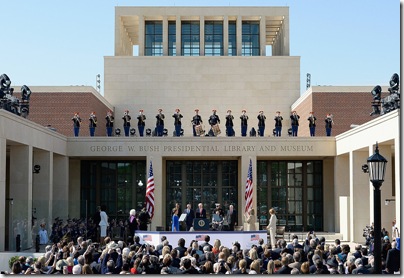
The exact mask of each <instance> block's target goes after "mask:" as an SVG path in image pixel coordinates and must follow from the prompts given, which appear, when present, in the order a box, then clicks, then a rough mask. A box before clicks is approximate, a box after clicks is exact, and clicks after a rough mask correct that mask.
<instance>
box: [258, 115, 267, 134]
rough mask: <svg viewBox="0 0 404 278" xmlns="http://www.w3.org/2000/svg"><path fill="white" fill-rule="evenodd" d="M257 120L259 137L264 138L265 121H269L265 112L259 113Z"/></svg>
mask: <svg viewBox="0 0 404 278" xmlns="http://www.w3.org/2000/svg"><path fill="white" fill-rule="evenodd" d="M257 119H258V135H259V136H260V137H263V136H264V133H265V120H266V119H267V117H265V115H264V111H262V110H261V111H260V112H259V114H258V116H257Z"/></svg>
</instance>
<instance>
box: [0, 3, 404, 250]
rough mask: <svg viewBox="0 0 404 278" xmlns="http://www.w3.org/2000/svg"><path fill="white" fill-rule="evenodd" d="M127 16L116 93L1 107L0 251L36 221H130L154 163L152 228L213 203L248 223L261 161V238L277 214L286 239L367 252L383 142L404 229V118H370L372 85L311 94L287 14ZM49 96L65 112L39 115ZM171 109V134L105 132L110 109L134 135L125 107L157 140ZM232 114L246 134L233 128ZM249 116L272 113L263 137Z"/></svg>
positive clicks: (74, 92) (109, 69) (70, 94)
mask: <svg viewBox="0 0 404 278" xmlns="http://www.w3.org/2000/svg"><path fill="white" fill-rule="evenodd" d="M115 18H116V21H115V28H116V29H115V30H116V32H115V56H112V57H108V56H107V57H105V58H104V61H105V64H104V70H105V72H104V76H105V77H104V78H105V79H104V84H105V93H104V97H103V96H101V95H99V94H98V92H96V91H95V90H94V89H93V88H87V87H86V88H77V87H56V88H55V87H49V88H39V87H38V88H34V87H32V88H31V90H32V91H33V95H32V97H31V104H32V106H31V111H30V116H29V119H28V120H27V119H23V118H21V117H18V116H16V115H14V114H11V113H9V112H7V111H4V110H0V122H1V125H0V198H2V199H3V200H6V201H5V202H4V203H2V204H0V212H1V213H0V250H13V249H15V237H16V235H20V236H21V240H22V249H25V248H29V247H30V246H32V242H33V241H32V238H33V236H35V234H36V232H37V230H36V229H37V226H35V225H34V226H32V224H33V222H32V219H33V217H35V218H36V219H37V222H45V223H47V224H48V225H47V226H48V227H50V226H51V224H52V222H53V220H54V219H55V218H56V217H59V218H62V219H67V218H86V219H87V218H89V217H91V215H93V213H94V212H95V209H96V206H97V205H100V204H106V205H107V212H108V215H109V216H110V217H111V218H115V219H125V218H127V217H128V215H129V211H130V209H132V208H135V209H136V210H139V209H141V208H142V207H143V206H144V202H145V188H146V184H147V178H148V169H149V167H150V165H151V164H152V165H153V170H154V182H155V204H156V207H155V214H154V218H153V220H152V223H151V229H152V230H156V229H158V228H159V229H160V228H161V227H162V228H163V229H168V227H169V226H170V219H171V209H172V208H173V207H174V205H175V203H179V204H180V205H181V207H182V208H185V206H186V204H187V203H188V202H190V203H191V204H192V206H193V207H194V208H195V207H196V206H197V204H198V203H203V204H204V206H205V208H206V209H207V211H208V213H209V216H210V213H211V210H213V208H214V207H215V204H216V203H221V204H222V205H223V206H224V207H225V209H227V208H228V206H229V205H230V204H233V205H234V206H235V207H236V209H237V210H238V211H239V219H238V223H239V224H241V223H243V220H244V219H243V212H244V207H245V200H244V192H245V183H246V180H247V174H248V167H249V163H250V161H251V162H252V168H253V175H252V177H253V207H254V208H255V210H256V211H257V215H258V217H257V223H258V224H257V225H258V227H259V228H263V226H265V225H267V223H268V209H269V208H271V207H274V208H276V210H277V215H278V219H279V223H278V224H279V225H285V226H286V227H287V230H288V231H309V230H316V231H328V232H336V233H340V234H341V235H342V237H343V238H342V239H343V240H350V241H357V242H362V241H363V240H364V239H363V237H362V229H363V228H364V227H365V226H366V225H369V224H370V223H371V222H372V218H373V215H372V214H373V213H372V208H373V205H372V199H373V198H372V186H371V184H370V183H369V178H368V175H367V174H364V173H362V172H361V166H362V165H363V164H364V163H366V159H367V157H369V156H370V155H371V154H373V150H374V144H375V143H376V141H377V142H378V143H379V148H380V153H381V154H382V155H383V156H384V157H386V158H387V160H388V164H387V174H386V178H385V182H384V184H383V187H382V198H383V199H388V200H395V202H390V204H389V205H386V206H382V224H383V227H386V228H389V227H390V226H391V221H392V220H393V219H394V218H396V219H397V223H398V227H400V208H401V205H400V199H399V196H400V175H399V172H400V171H399V167H400V156H399V153H400V144H399V142H400V140H399V139H400V134H399V130H400V127H399V118H400V111H399V110H397V111H393V112H390V113H388V114H386V115H383V116H380V117H378V118H374V119H372V118H371V117H370V116H369V112H370V111H369V110H370V108H371V107H370V105H369V104H370V100H371V99H370V94H369V93H367V92H370V91H371V89H372V88H371V87H324V88H323V87H312V88H309V90H308V91H307V92H306V93H305V94H303V95H302V96H300V93H299V92H300V85H299V84H300V64H299V63H300V62H299V61H300V57H292V56H289V10H288V8H287V7H214V8H213V7H193V8H190V7H117V8H116V10H115ZM177 42H178V43H177ZM135 49H137V51H138V55H137V56H134V50H135ZM383 91H384V92H385V91H387V89H386V88H383ZM49 92H53V93H49ZM35 93H37V94H38V99H37V100H35ZM51 98H54V102H53V104H54V105H55V106H62V107H61V109H62V110H63V113H59V112H60V111H59V109H55V111H53V110H52V109H47V110H48V111H46V109H45V110H44V109H43V108H41V103H42V104H43V103H47V100H48V99H51ZM39 99H41V101H39ZM72 99H76V100H82V101H77V102H76V104H75V103H71V102H69V101H71V100H72ZM352 99H355V101H354V103H356V105H354V106H351V105H352V104H351V101H352ZM365 99H366V100H365ZM35 101H38V102H37V103H36V104H35ZM337 101H338V102H337ZM365 102H366V103H365ZM336 103H337V104H338V105H336ZM359 103H362V104H363V105H364V106H363V107H361V106H360V105H359ZM35 107H37V108H35ZM159 108H161V109H162V110H163V112H164V113H165V115H166V120H165V127H166V128H167V130H168V134H167V136H163V137H157V136H145V137H140V136H138V134H136V136H128V137H125V136H123V135H122V134H121V135H120V136H112V137H107V136H105V119H104V117H105V114H106V111H107V110H112V111H113V112H114V115H115V122H114V128H121V129H122V126H123V120H122V116H123V113H124V111H125V110H126V109H128V110H130V112H131V115H132V126H133V127H134V128H136V127H137V121H136V116H137V111H139V110H140V109H142V110H144V113H145V115H146V117H147V118H146V128H150V129H151V130H153V129H154V128H155V122H156V118H155V116H156V114H157V110H158V109H159ZM176 108H179V109H180V110H181V113H182V114H183V116H184V118H183V125H182V129H183V136H181V137H175V136H171V133H172V131H173V130H174V125H173V123H174V120H173V118H172V117H171V116H172V114H174V111H175V109H176ZM41 109H42V110H41ZM195 109H199V111H200V115H201V116H202V119H203V121H204V125H205V130H207V129H208V128H209V124H208V121H207V119H208V117H209V116H210V115H211V114H212V109H215V110H217V112H218V115H220V117H221V119H222V123H220V126H221V129H222V131H223V132H222V134H220V135H218V136H215V137H212V136H197V137H194V136H193V134H192V125H191V119H192V116H193V115H194V113H195V112H194V110H195ZM228 109H231V110H232V111H233V115H234V117H235V120H234V123H235V126H234V129H235V132H236V135H235V136H234V137H227V136H226V135H225V132H224V129H225V128H224V115H225V113H226V111H227V110H228ZM243 109H245V110H247V114H248V115H249V116H250V119H249V127H248V130H250V129H251V128H252V127H255V128H257V115H258V111H260V110H263V111H264V112H265V114H266V116H267V121H266V123H267V124H266V129H265V134H264V136H263V137H256V136H248V137H242V136H241V135H240V120H239V116H240V114H241V111H242V110H243ZM293 110H296V111H297V112H298V114H300V116H301V119H300V127H299V129H300V130H299V135H298V136H297V137H290V136H288V132H287V129H288V128H289V127H290V120H289V115H290V112H291V111H293ZM92 111H96V113H97V116H98V118H99V126H97V130H96V136H95V137H90V136H88V134H89V133H88V128H87V124H88V120H87V115H89V113H90V112H92ZM276 111H281V114H282V115H283V116H284V121H283V131H282V136H280V137H274V136H273V123H274V121H273V117H274V114H275V112H276ZM310 111H315V113H316V116H317V117H318V127H317V129H318V133H317V135H316V136H315V137H310V136H309V133H308V124H307V117H308V114H309V112H310ZM75 112H80V114H81V115H83V117H82V118H83V132H82V133H80V134H81V135H80V136H79V137H73V130H72V121H71V117H72V116H73V114H74V113H75ZM326 113H333V114H334V120H335V129H334V132H333V134H332V136H330V137H327V136H324V135H325V133H324V127H323V124H322V123H323V120H324V116H325V114H326ZM59 123H61V125H60V126H59V125H58V124H59ZM351 124H354V125H355V126H356V127H355V128H352V129H351ZM48 125H50V126H51V127H55V128H56V132H55V131H54V130H50V129H49V128H48ZM35 165H39V166H40V168H41V169H40V171H39V172H35V173H34V168H35V167H34V166H35ZM363 200H366V202H363ZM368 201H369V202H368ZM364 203H365V204H364Z"/></svg>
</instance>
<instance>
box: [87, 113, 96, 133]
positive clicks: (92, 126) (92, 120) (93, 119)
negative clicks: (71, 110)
mask: <svg viewBox="0 0 404 278" xmlns="http://www.w3.org/2000/svg"><path fill="white" fill-rule="evenodd" d="M88 120H89V121H90V124H89V128H90V136H91V137H93V136H94V135H95V128H96V127H97V116H95V112H91V114H90V118H89V119H88Z"/></svg>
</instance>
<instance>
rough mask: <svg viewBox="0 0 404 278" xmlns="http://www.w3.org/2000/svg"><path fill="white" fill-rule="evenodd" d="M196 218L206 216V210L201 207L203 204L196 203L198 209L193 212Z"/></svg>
mask: <svg viewBox="0 0 404 278" xmlns="http://www.w3.org/2000/svg"><path fill="white" fill-rule="evenodd" d="M195 216H196V218H206V210H205V209H204V208H203V204H202V203H199V204H198V209H197V210H196V213H195Z"/></svg>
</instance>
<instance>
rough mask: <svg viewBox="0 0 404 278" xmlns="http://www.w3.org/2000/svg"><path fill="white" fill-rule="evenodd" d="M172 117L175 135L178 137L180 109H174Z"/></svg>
mask: <svg viewBox="0 0 404 278" xmlns="http://www.w3.org/2000/svg"><path fill="white" fill-rule="evenodd" d="M173 118H174V127H175V136H177V137H180V136H181V125H182V123H181V118H182V114H181V113H180V109H178V108H177V109H175V113H174V114H173Z"/></svg>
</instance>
